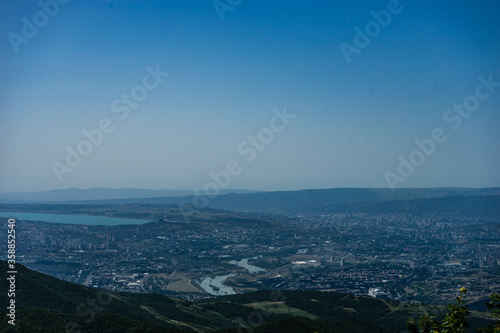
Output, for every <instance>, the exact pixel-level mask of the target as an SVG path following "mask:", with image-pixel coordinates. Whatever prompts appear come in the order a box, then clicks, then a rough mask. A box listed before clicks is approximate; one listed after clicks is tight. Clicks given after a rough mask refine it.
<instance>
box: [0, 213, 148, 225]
mask: <svg viewBox="0 0 500 333" xmlns="http://www.w3.org/2000/svg"><path fill="white" fill-rule="evenodd" d="M0 217H7V218H14V219H17V220H26V221H43V222H51V223H64V224H85V225H124V224H144V223H147V222H151V221H146V220H136V219H119V218H113V217H105V216H90V215H63V214H42V213H17V212H0Z"/></svg>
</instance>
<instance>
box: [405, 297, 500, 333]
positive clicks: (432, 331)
mask: <svg viewBox="0 0 500 333" xmlns="http://www.w3.org/2000/svg"><path fill="white" fill-rule="evenodd" d="M466 293H467V289H465V288H461V289H460V295H459V296H458V297H457V298H456V302H457V303H456V304H454V305H452V304H449V305H448V313H447V314H446V317H445V318H444V319H443V321H442V322H441V323H439V322H438V321H437V320H436V319H435V317H431V316H429V314H427V313H426V314H424V315H422V316H421V317H420V318H419V322H415V320H413V319H409V320H408V321H407V322H406V326H407V327H408V330H409V331H410V333H465V332H467V327H469V326H470V324H469V323H468V322H467V317H468V316H469V314H470V311H469V309H467V306H466V305H465V300H464V298H465V294H466ZM490 298H491V302H488V303H486V305H487V306H488V308H489V309H491V310H492V312H493V313H492V316H493V317H495V318H497V320H496V322H495V324H493V325H489V326H488V327H487V328H480V329H479V330H478V332H480V333H500V295H499V294H497V293H494V294H493V295H491V296H490Z"/></svg>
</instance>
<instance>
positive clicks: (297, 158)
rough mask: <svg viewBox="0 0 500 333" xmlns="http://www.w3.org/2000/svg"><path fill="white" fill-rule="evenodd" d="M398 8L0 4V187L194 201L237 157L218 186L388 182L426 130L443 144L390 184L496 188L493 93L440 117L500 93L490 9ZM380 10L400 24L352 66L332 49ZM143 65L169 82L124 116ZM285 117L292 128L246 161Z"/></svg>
mask: <svg viewBox="0 0 500 333" xmlns="http://www.w3.org/2000/svg"><path fill="white" fill-rule="evenodd" d="M43 1H44V0H42V2H43ZM47 2H48V3H53V1H47ZM61 2H63V1H62V0H61ZM392 2H394V1H389V2H388V1H352V2H348V3H347V2H346V1H250V0H243V1H236V0H232V1H228V0H221V1H220V2H218V3H216V4H217V5H218V8H219V13H218V12H217V9H216V7H215V6H214V3H213V2H212V1H210V0H203V1H202V0H199V1H185V0H183V1H95V0H88V1H76V0H73V1H69V2H68V3H67V4H59V5H58V7H59V8H57V9H56V8H55V7H54V6H53V5H52V6H48V7H47V10H48V11H49V12H51V14H52V16H53V17H52V16H50V15H48V14H44V13H43V12H42V13H40V11H41V10H43V9H42V7H41V6H40V5H39V3H38V2H36V1H22V2H19V3H18V2H17V1H16V2H14V1H2V2H1V3H0V38H1V39H0V40H1V42H0V190H2V191H41V190H50V189H56V188H68V187H80V188H88V187H139V188H168V189H192V188H193V187H198V188H200V189H201V188H203V186H204V185H205V184H207V183H208V182H210V181H211V177H210V176H209V172H211V171H212V172H218V171H219V170H223V169H225V168H226V164H227V163H228V162H229V161H233V160H234V161H236V162H237V163H238V166H239V167H240V168H239V170H238V171H239V172H238V173H237V174H236V173H235V175H232V176H230V183H229V184H228V185H227V188H245V189H255V190H295V189H304V188H330V187H387V186H388V183H387V181H386V177H385V175H386V172H387V171H389V172H391V173H393V174H395V175H399V174H398V171H397V169H398V166H399V164H400V160H399V156H400V155H401V156H403V157H404V158H406V159H408V158H409V155H410V154H411V153H412V152H413V151H414V150H415V149H417V148H418V147H417V146H416V144H415V143H414V141H415V140H416V139H419V140H423V139H426V138H430V137H431V132H432V131H433V130H434V129H435V128H442V129H443V131H444V132H445V135H446V136H447V140H446V141H445V142H443V143H438V144H436V147H435V149H434V151H433V152H432V153H431V154H430V155H429V156H425V160H424V162H423V163H422V164H421V165H418V166H417V167H415V170H414V171H413V172H411V175H407V176H404V177H403V178H404V179H405V181H404V182H398V183H397V185H396V186H397V187H401V186H403V187H438V186H466V187H487V186H500V172H499V170H500V154H499V153H500V149H499V148H500V134H499V133H500V131H499V124H500V87H497V88H493V89H496V90H495V91H494V92H491V93H490V94H489V96H488V97H487V98H485V99H484V100H481V101H480V104H479V106H478V107H477V109H476V110H475V111H474V112H471V114H470V116H469V117H468V118H463V119H462V123H461V125H460V127H458V128H456V129H453V128H452V125H455V124H456V123H455V121H453V122H451V121H448V122H446V121H445V120H444V119H443V115H444V114H445V113H446V110H447V109H450V108H452V107H453V104H454V103H463V101H464V99H466V98H467V97H468V96H471V95H474V94H475V90H476V88H477V87H478V85H479V84H480V81H478V76H483V77H484V78H485V79H488V76H489V75H492V80H493V81H495V82H500V20H499V19H498V14H499V13H500V4H498V3H497V2H494V1H479V2H473V1H441V2H439V3H436V2H431V1H423V0H422V1H415V0H414V1H409V0H401V1H400V4H399V5H398V6H396V4H395V3H392ZM230 3H233V4H234V5H235V6H232V5H230ZM238 3H239V4H238ZM391 3H392V4H391ZM221 4H224V5H221ZM223 6H229V7H225V9H228V8H230V10H226V11H224V10H225V9H224V7H223ZM391 6H392V7H391ZM388 7H390V8H391V9H392V10H394V11H395V12H396V11H397V12H398V13H392V14H391V20H390V22H388V23H387V24H384V25H386V26H385V27H381V26H380V24H378V26H379V27H380V29H379V30H380V31H378V30H372V31H371V32H370V34H371V35H372V36H373V37H369V38H370V41H369V43H368V45H367V46H365V47H363V48H358V53H353V54H351V55H350V63H348V61H347V60H346V57H345V55H344V54H343V51H342V49H341V47H340V45H341V43H347V44H350V45H352V46H353V47H355V42H354V38H355V35H356V31H355V30H354V28H355V27H359V28H360V29H362V30H365V26H366V24H367V23H369V22H370V21H373V20H374V17H373V16H372V15H371V14H370V13H371V11H375V12H380V11H381V10H387V9H388ZM219 14H220V15H219ZM23 17H25V18H26V19H25V20H24V21H23ZM221 17H222V18H223V20H221ZM34 21H35V23H38V25H39V27H38V28H37V27H36V26H35V28H37V29H38V31H37V32H36V33H34V32H33V31H30V29H29V25H31V24H33V23H34ZM26 22H28V23H29V24H28V26H27V27H24V29H23V26H24V25H26ZM369 26H370V25H369ZM371 27H372V28H373V29H377V28H376V27H377V25H373V24H372V25H371ZM23 30H24V32H23ZM30 33H31V35H30ZM23 34H24V35H23ZM26 34H27V36H25V35H26ZM14 35H15V36H14ZM26 37H28V38H26ZM21 41H22V42H21ZM365 42H366V41H365ZM344 45H345V44H344ZM363 46H364V45H363ZM16 51H17V52H16ZM148 66H149V68H150V70H151V71H152V70H155V69H156V67H157V66H159V69H160V71H162V72H168V73H169V75H168V76H167V77H164V78H163V77H162V78H160V80H162V82H160V83H157V82H156V81H154V79H153V78H148V79H147V84H149V86H150V87H151V86H153V85H154V86H156V87H155V88H152V89H151V91H147V97H145V98H144V99H143V100H141V101H139V102H138V103H137V106H136V107H135V108H134V109H132V108H130V107H128V108H129V111H130V112H129V114H128V116H127V117H125V118H124V119H120V116H123V115H124V113H123V112H124V111H120V112H113V108H112V107H111V105H112V103H113V102H114V101H115V100H116V99H118V104H116V105H115V110H116V107H118V106H120V107H122V110H123V107H125V108H127V107H126V106H125V105H126V104H125V102H122V101H120V98H121V96H122V94H130V93H131V91H132V90H133V88H134V87H136V88H137V86H138V85H139V86H142V85H143V79H144V78H145V76H146V75H148V70H147V69H146V68H147V67H148ZM490 88H491V87H490ZM141 89H142V90H141ZM485 89H486V88H484V87H483V88H481V92H482V93H483V95H482V96H484V94H485V93H486V92H488V90H485ZM141 91H144V89H143V88H140V87H139V88H137V89H136V90H135V92H136V93H140V92H141ZM136 96H139V95H136ZM132 102H133V101H132ZM285 106H286V109H287V112H288V113H289V114H293V115H295V116H296V117H295V118H294V119H290V120H289V123H288V124H286V126H283V127H284V128H283V127H280V128H281V129H282V130H281V131H279V132H273V136H274V138H273V139H272V140H268V141H270V142H268V143H267V144H265V145H262V142H260V143H259V144H260V145H261V146H259V148H262V146H263V147H264V148H263V149H262V150H257V149H256V148H255V147H254V148H252V145H251V143H250V141H249V139H248V137H249V136H257V137H258V133H259V132H261V131H262V130H263V129H265V128H269V124H270V121H271V120H272V119H273V117H275V114H274V113H273V110H274V109H277V110H280V111H281V112H282V110H283V108H284V107H285ZM453 116H455V117H456V116H457V113H454V114H453ZM105 118H107V119H109V120H110V121H111V125H109V124H108V125H109V126H113V128H114V130H113V131H112V132H111V133H108V134H103V138H102V140H100V141H101V142H100V144H99V145H98V146H92V152H91V153H90V154H88V155H87V156H83V157H82V160H81V161H80V163H79V164H78V165H77V166H76V167H74V168H71V169H72V172H62V171H61V170H62V169H61V168H60V166H61V165H66V167H67V168H69V166H68V165H67V163H66V161H65V160H66V155H67V150H66V147H67V146H70V147H71V148H72V149H74V150H76V149H77V145H78V143H79V142H81V141H82V140H86V138H85V136H84V135H83V134H82V131H83V130H88V131H90V130H92V129H94V128H98V127H99V123H100V121H101V120H102V119H105ZM275 124H278V123H277V122H275ZM280 124H281V123H280ZM266 134H267V135H269V130H264V132H262V135H263V136H264V137H265V138H266V139H269V136H267V137H266V136H265V135H266ZM96 138H97V139H99V138H98V137H96ZM97 139H96V140H97ZM84 145H85V144H84ZM240 145H242V146H241V147H240V148H241V149H242V150H244V149H247V150H246V152H247V154H241V153H240V152H238V147H239V146H240ZM82 147H83V148H82ZM81 148H82V149H84V148H85V147H84V146H81ZM251 149H254V152H255V154H250V152H249V150H251ZM251 155H252V156H251ZM415 156H416V155H415ZM250 157H254V158H253V159H251V160H250V161H249V159H250ZM54 162H57V163H56V164H57V165H58V166H59V172H60V177H59V178H58V176H57V175H56V173H57V172H55V171H54ZM64 170H67V169H64ZM399 176H401V175H399ZM60 180H62V181H60Z"/></svg>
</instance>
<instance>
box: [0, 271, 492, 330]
mask: <svg viewBox="0 0 500 333" xmlns="http://www.w3.org/2000/svg"><path fill="white" fill-rule="evenodd" d="M0 269H1V270H2V272H7V271H8V270H7V263H6V262H5V261H0ZM16 269H17V274H16V277H15V298H9V296H8V295H7V292H4V293H1V294H0V303H1V304H3V305H2V308H3V309H4V310H3V315H2V317H3V320H2V322H1V323H0V332H79V330H81V332H100V333H106V332H120V333H123V332H141V333H142V332H179V333H180V332H227V333H228V332H238V331H239V330H238V329H237V327H239V326H245V327H252V330H253V332H256V333H259V332H260V333H263V332H274V333H281V332H283V333H285V332H286V333H293V332H309V331H311V332H323V333H330V332H350V333H364V332H367V333H368V332H372V333H373V332H375V333H377V332H380V333H382V332H397V331H401V330H404V329H405V322H406V320H407V319H408V318H409V317H413V318H416V317H419V316H420V315H421V314H423V313H424V312H429V313H430V314H433V315H437V316H438V318H442V317H443V315H444V311H445V309H444V307H439V306H426V307H425V306H413V305H409V304H404V303H398V302H395V301H389V300H382V299H377V298H372V297H368V296H354V295H348V294H341V293H335V292H320V291H256V292H252V293H248V294H241V295H231V296H223V297H220V298H216V299H206V300H203V301H199V302H197V303H190V302H186V301H181V300H177V299H172V298H168V297H166V296H162V295H158V294H132V293H123V292H109V291H104V290H98V289H93V288H88V287H83V286H80V285H77V284H73V283H69V282H65V281H61V280H58V279H56V278H53V277H51V276H48V275H45V274H41V273H38V272H35V271H32V270H30V269H28V268H26V267H25V266H23V265H20V264H16ZM5 274H6V273H3V278H2V279H1V282H0V288H2V290H5V291H7V290H9V288H10V287H11V286H10V282H9V281H8V280H7V277H8V276H5ZM10 299H15V306H16V309H15V311H16V312H15V324H16V325H15V326H12V325H9V324H8V323H7V316H6V313H7V311H9V310H8V309H7V304H9V301H10ZM480 317H484V314H482V313H478V312H474V313H473V315H472V316H471V317H470V322H471V323H473V324H474V325H475V326H476V327H477V325H485V324H487V323H489V322H488V321H487V320H485V319H481V318H480ZM490 322H491V321H490ZM240 331H241V330H240Z"/></svg>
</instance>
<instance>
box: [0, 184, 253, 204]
mask: <svg viewBox="0 0 500 333" xmlns="http://www.w3.org/2000/svg"><path fill="white" fill-rule="evenodd" d="M230 192H234V193H249V192H254V191H249V190H221V193H222V194H224V193H230ZM192 194H193V191H189V190H147V189H138V188H117V189H115V188H104V187H101V188H89V189H79V188H68V189H63V190H52V191H46V192H19V193H0V203H49V202H66V201H80V200H106V199H124V198H154V197H180V196H186V195H192Z"/></svg>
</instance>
